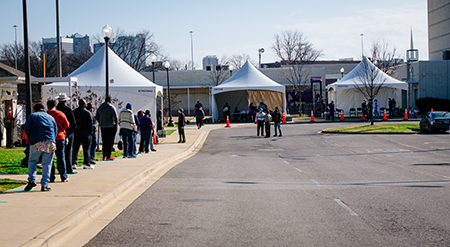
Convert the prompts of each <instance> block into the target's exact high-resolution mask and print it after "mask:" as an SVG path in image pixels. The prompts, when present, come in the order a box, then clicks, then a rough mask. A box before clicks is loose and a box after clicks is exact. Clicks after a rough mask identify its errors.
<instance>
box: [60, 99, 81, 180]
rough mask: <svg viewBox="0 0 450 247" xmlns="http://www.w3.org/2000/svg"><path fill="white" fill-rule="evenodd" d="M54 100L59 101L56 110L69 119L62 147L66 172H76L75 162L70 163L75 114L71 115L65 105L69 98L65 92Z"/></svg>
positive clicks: (71, 112) (70, 110) (75, 122)
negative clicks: (64, 142)
mask: <svg viewBox="0 0 450 247" xmlns="http://www.w3.org/2000/svg"><path fill="white" fill-rule="evenodd" d="M56 100H57V101H59V103H58V105H57V106H56V110H58V111H62V113H64V115H66V118H67V120H69V123H70V126H69V128H67V129H66V140H67V141H66V147H65V148H64V159H65V161H66V172H67V174H77V172H76V171H75V169H77V164H72V149H73V139H74V135H73V133H74V132H75V130H76V129H77V121H75V116H74V115H73V111H72V109H70V107H68V106H67V105H66V102H67V101H68V100H70V98H69V97H67V95H66V94H65V93H60V94H59V95H58V97H56Z"/></svg>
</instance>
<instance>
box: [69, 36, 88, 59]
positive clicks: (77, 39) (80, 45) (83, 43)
mask: <svg viewBox="0 0 450 247" xmlns="http://www.w3.org/2000/svg"><path fill="white" fill-rule="evenodd" d="M66 38H71V39H73V53H74V54H80V53H83V52H84V51H89V52H90V51H91V44H90V40H89V36H88V35H87V34H86V35H85V36H83V35H81V34H79V33H75V34H72V36H70V37H66Z"/></svg>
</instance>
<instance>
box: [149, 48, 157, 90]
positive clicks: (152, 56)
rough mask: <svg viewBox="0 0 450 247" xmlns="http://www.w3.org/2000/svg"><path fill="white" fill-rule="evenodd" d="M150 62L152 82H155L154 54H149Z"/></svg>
mask: <svg viewBox="0 0 450 247" xmlns="http://www.w3.org/2000/svg"><path fill="white" fill-rule="evenodd" d="M150 62H152V73H153V83H155V62H156V56H155V54H152V55H151V56H150Z"/></svg>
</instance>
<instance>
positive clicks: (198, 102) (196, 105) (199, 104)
mask: <svg viewBox="0 0 450 247" xmlns="http://www.w3.org/2000/svg"><path fill="white" fill-rule="evenodd" d="M194 107H195V108H197V107H202V108H203V105H202V103H200V100H197V103H195V106H194Z"/></svg>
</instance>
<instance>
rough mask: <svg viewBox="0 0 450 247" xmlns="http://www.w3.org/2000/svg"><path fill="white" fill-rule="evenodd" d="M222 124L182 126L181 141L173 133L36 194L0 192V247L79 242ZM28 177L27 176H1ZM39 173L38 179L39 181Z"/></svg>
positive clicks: (103, 225) (199, 144)
mask: <svg viewBox="0 0 450 247" xmlns="http://www.w3.org/2000/svg"><path fill="white" fill-rule="evenodd" d="M223 127H224V126H223V125H222V124H209V125H205V126H204V127H203V128H202V129H200V130H198V129H197V127H196V126H195V124H192V125H188V126H186V143H177V142H178V133H177V132H175V133H173V134H172V135H170V136H168V137H167V138H161V140H162V142H161V143H160V144H158V145H156V146H155V148H156V149H157V150H158V151H157V152H151V153H149V154H146V155H139V156H138V157H137V158H135V159H122V158H116V160H115V161H109V162H104V161H99V162H97V165H95V169H93V170H83V169H77V172H78V174H77V175H70V176H69V179H70V182H69V183H61V182H60V181H59V177H58V176H57V182H56V183H52V184H50V187H51V188H52V190H51V191H50V192H40V189H41V186H40V184H38V185H37V186H36V187H34V188H33V190H31V191H30V192H24V191H23V188H24V187H25V186H21V187H18V188H16V189H14V190H10V191H7V192H5V193H2V194H0V219H1V223H0V239H1V240H2V243H1V244H0V245H2V246H83V245H84V244H86V243H87V242H88V241H89V240H90V239H92V238H93V237H94V236H95V235H96V234H97V233H98V232H99V231H101V229H103V228H104V227H105V226H106V225H107V224H108V223H109V222H111V220H113V219H114V218H115V217H116V216H117V215H118V214H120V213H121V212H122V210H124V209H125V208H126V207H127V206H128V205H129V204H130V203H132V202H133V201H134V200H135V199H136V198H137V197H139V196H140V195H141V194H142V193H143V192H145V191H146V190H147V189H148V188H149V187H150V186H151V185H152V184H154V183H155V182H156V181H157V180H158V179H159V178H160V177H162V176H163V175H164V174H165V173H166V172H167V171H169V170H170V169H171V168H172V167H174V166H175V165H177V164H179V163H180V162H181V161H183V160H185V159H187V158H189V157H191V156H193V155H195V154H196V153H197V152H198V150H199V149H200V148H201V146H202V145H203V143H204V141H205V139H206V137H207V135H208V133H209V131H211V130H212V129H218V128H223ZM6 177H8V178H11V179H18V180H24V181H26V180H27V175H26V174H20V175H11V174H7V175H4V174H0V178H6ZM40 177H41V176H40V175H38V177H37V180H39V179H40Z"/></svg>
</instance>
